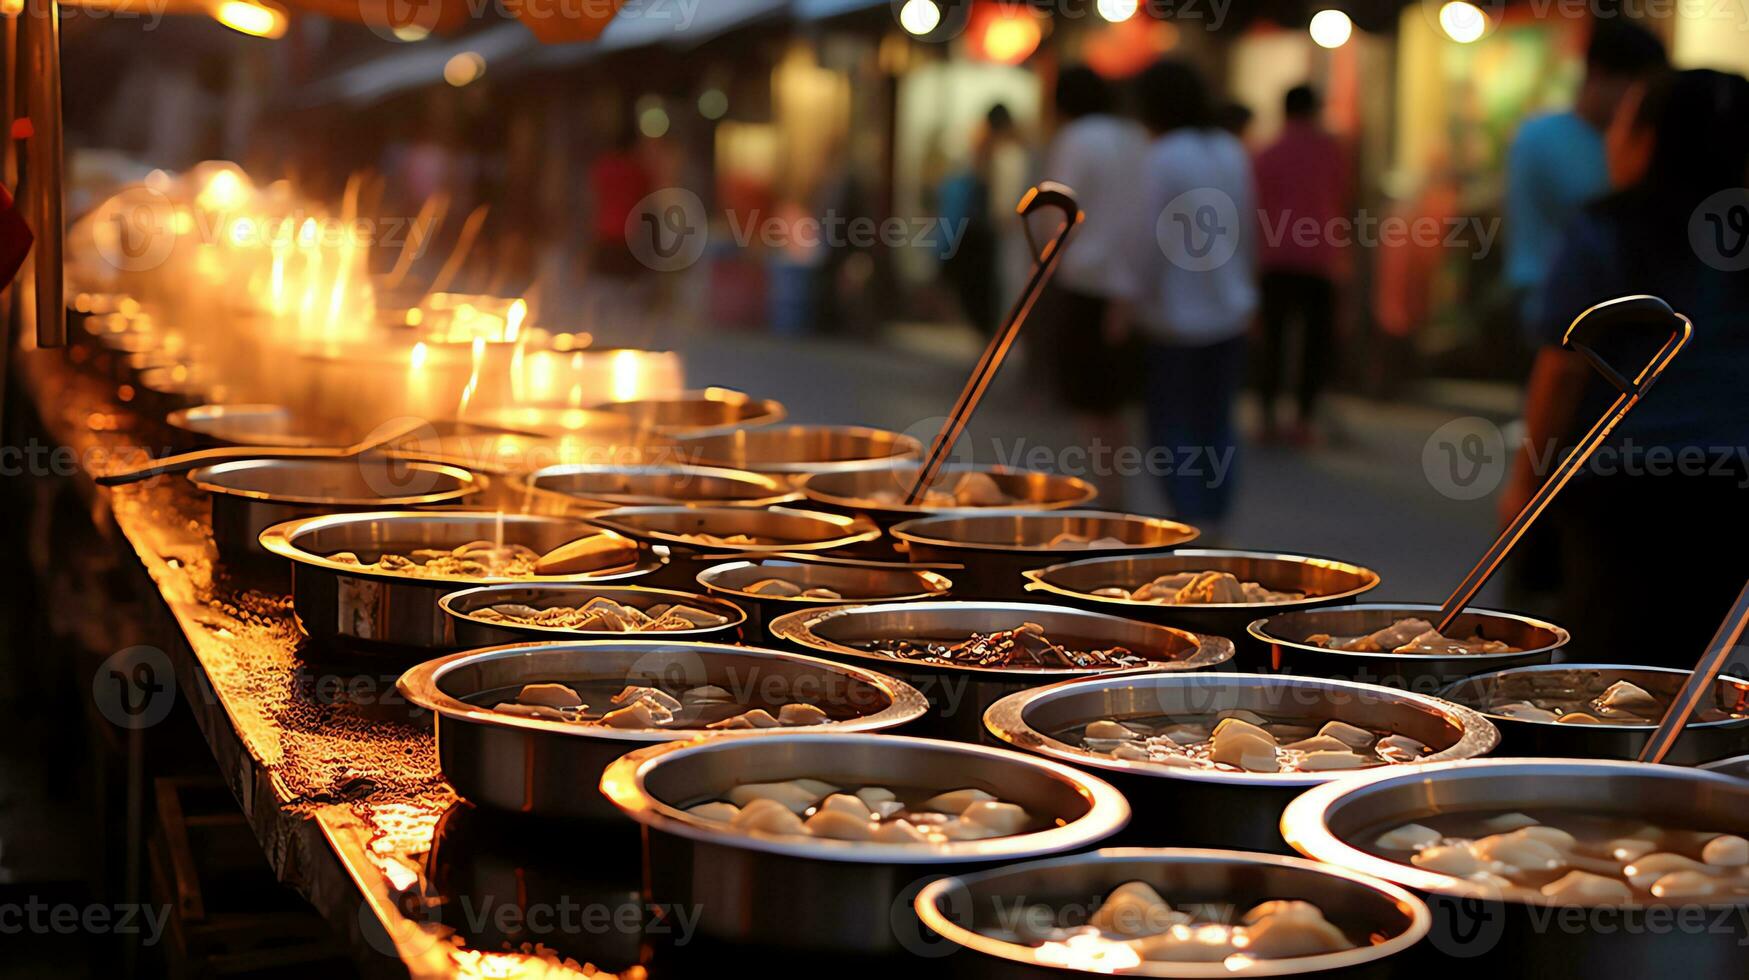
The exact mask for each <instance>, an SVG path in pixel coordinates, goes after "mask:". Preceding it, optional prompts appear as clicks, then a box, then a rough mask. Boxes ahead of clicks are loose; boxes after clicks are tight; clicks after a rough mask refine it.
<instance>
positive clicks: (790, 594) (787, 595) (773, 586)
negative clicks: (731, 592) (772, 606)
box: [744, 578, 844, 599]
mask: <svg viewBox="0 0 1749 980" xmlns="http://www.w3.org/2000/svg"><path fill="white" fill-rule="evenodd" d="M744 591H746V592H750V593H752V594H753V595H769V596H777V597H778V598H782V599H796V598H801V599H842V598H844V597H843V596H842V595H839V594H838V593H836V592H834V591H832V590H831V589H822V588H805V589H804V588H802V587H801V586H800V585H797V584H796V583H794V582H791V581H788V580H787V579H781V578H762V579H760V580H759V581H757V582H754V583H753V584H752V585H749V586H747V588H746V589H745V590H744Z"/></svg>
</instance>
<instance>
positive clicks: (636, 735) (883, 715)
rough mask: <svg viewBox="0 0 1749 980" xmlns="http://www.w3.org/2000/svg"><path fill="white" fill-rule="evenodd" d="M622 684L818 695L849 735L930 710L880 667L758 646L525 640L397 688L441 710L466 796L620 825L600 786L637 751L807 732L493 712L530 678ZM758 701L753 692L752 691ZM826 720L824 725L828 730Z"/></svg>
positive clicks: (408, 677)
mask: <svg viewBox="0 0 1749 980" xmlns="http://www.w3.org/2000/svg"><path fill="white" fill-rule="evenodd" d="M602 680H606V681H610V682H612V683H616V684H617V683H619V682H621V681H624V683H626V684H627V685H643V684H658V685H660V686H661V687H663V689H665V690H671V691H677V690H683V689H685V688H688V687H698V686H701V685H705V684H714V685H717V686H719V687H722V688H726V689H727V690H729V691H731V692H737V693H744V694H746V695H749V696H753V695H756V696H757V697H758V698H760V699H763V700H772V701H781V700H787V699H794V700H806V701H808V702H810V703H813V704H815V705H817V706H819V707H821V708H825V709H826V710H827V711H828V712H831V713H835V714H842V715H844V716H845V718H844V720H840V721H835V722H832V723H830V728H831V729H832V730H834V731H840V732H876V731H884V730H886V729H890V728H893V727H896V726H898V725H902V724H904V723H905V722H907V721H910V720H911V719H913V718H916V717H917V716H918V715H920V714H922V713H923V710H924V707H925V702H924V699H923V695H921V694H919V693H917V691H916V690H914V689H912V688H910V687H907V686H906V685H904V684H902V683H900V682H898V681H895V680H893V679H892V678H890V677H884V676H882V675H880V674H877V673H875V672H874V671H871V670H861V669H858V668H855V667H846V666H844V665H842V664H834V663H828V662H826V661H824V660H818V659H815V658H813V657H804V656H801V655H799V654H794V653H783V652H780V651H777V650H761V649H757V648H754V647H737V646H725V645H721V644H715V643H679V642H670V641H663V640H598V641H585V642H573V643H523V644H515V645H511V646H501V647H488V648H486V649H484V650H468V651H464V652H462V653H455V654H451V655H449V656H447V657H440V658H438V659H436V660H429V661H426V662H425V663H422V664H419V665H418V666H416V667H414V668H413V669H411V670H409V671H407V672H406V673H405V674H403V675H402V676H401V679H400V681H399V683H398V684H397V685H396V687H397V688H398V689H399V690H400V692H401V694H402V695H403V696H405V697H406V698H407V700H408V701H410V702H412V703H413V704H415V705H417V706H419V707H421V708H425V709H426V710H428V711H431V712H432V713H433V714H435V715H436V726H437V754H438V762H439V764H440V765H441V766H442V767H443V775H444V778H446V779H448V780H449V782H450V785H451V786H453V787H455V791H456V792H457V793H459V794H460V795H461V796H462V797H463V798H464V799H467V800H471V801H472V802H474V803H477V804H479V805H481V806H489V807H494V808H496V809H499V810H508V811H512V812H516V813H526V814H532V815H536V816H542V817H557V818H563V819H586V820H607V821H609V822H614V823H617V822H618V821H619V819H620V818H619V815H618V811H616V810H615V809H614V808H613V807H612V806H610V805H609V804H608V801H607V800H606V799H604V798H603V797H602V796H601V794H600V793H599V792H597V791H596V783H597V782H599V781H600V780H601V777H602V771H603V770H604V769H605V768H607V766H608V764H609V763H611V762H613V761H614V760H615V759H617V758H619V757H620V756H622V755H624V754H625V753H626V752H628V751H630V750H632V749H637V748H644V747H648V746H650V745H655V744H662V743H670V742H675V741H679V740H688V739H695V738H754V739H762V738H777V737H784V736H782V735H780V734H778V733H782V732H795V731H796V730H797V729H794V728H786V729H755V730H751V731H748V732H744V733H736V734H733V735H728V734H725V735H717V734H716V733H710V734H708V735H707V734H706V733H705V732H702V731H700V730H698V729H673V730H664V729H621V728H608V727H605V726H601V725H579V724H573V723H570V722H563V721H548V720H546V719H543V718H531V717H525V716H522V715H513V714H507V713H504V712H498V711H493V710H491V708H490V706H487V705H482V704H480V703H478V701H479V700H480V699H481V698H485V697H497V696H501V695H502V696H514V694H515V693H516V692H517V691H519V690H521V688H522V686H523V685H524V684H532V683H563V682H566V681H573V682H594V681H602ZM749 699H750V700H751V697H750V698H749ZM822 727H823V726H822Z"/></svg>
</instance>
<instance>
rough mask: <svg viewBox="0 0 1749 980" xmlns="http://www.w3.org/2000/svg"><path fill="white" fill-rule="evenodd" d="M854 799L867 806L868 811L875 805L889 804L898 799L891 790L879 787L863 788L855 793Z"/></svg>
mask: <svg viewBox="0 0 1749 980" xmlns="http://www.w3.org/2000/svg"><path fill="white" fill-rule="evenodd" d="M856 798H857V799H859V800H861V801H862V802H864V803H866V804H868V806H869V808H870V809H873V808H874V807H875V806H876V805H877V804H880V803H891V802H892V801H894V800H896V799H898V797H897V796H896V795H894V793H893V791H892V790H890V789H886V788H884V787H881V786H864V787H863V788H861V789H859V790H857V791H856Z"/></svg>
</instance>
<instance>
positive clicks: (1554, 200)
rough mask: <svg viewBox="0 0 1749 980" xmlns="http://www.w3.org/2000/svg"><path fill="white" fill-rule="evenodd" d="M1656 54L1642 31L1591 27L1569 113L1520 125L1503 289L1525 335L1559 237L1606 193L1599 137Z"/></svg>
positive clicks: (1659, 60) (1511, 162)
mask: <svg viewBox="0 0 1749 980" xmlns="http://www.w3.org/2000/svg"><path fill="white" fill-rule="evenodd" d="M1665 64H1666V62H1665V57H1664V46H1663V44H1661V43H1660V42H1659V40H1658V39H1657V38H1656V37H1654V36H1653V35H1652V34H1651V33H1650V32H1648V31H1647V30H1645V29H1644V28H1642V27H1639V26H1637V25H1635V24H1632V23H1629V22H1627V21H1624V20H1621V19H1619V18H1617V19H1613V20H1599V21H1597V22H1596V24H1595V25H1594V26H1593V27H1592V32H1591V41H1590V44H1589V45H1588V46H1587V48H1586V51H1585V80H1584V81H1583V82H1582V83H1581V84H1580V87H1579V94H1578V97H1577V98H1576V99H1575V100H1574V103H1573V108H1572V109H1570V110H1567V111H1565V112H1554V113H1549V114H1547V115H1542V116H1536V117H1533V118H1531V119H1528V120H1526V121H1525V122H1524V123H1523V124H1522V125H1520V126H1519V127H1518V133H1517V135H1516V136H1515V137H1514V138H1513V140H1512V147H1511V149H1509V150H1508V151H1507V155H1506V270H1505V274H1506V282H1507V285H1508V286H1509V287H1511V290H1512V293H1513V296H1514V300H1515V306H1516V307H1517V309H1516V312H1517V314H1518V315H1519V317H1520V318H1521V322H1522V323H1523V324H1525V325H1526V326H1527V327H1528V326H1529V325H1530V324H1531V323H1533V322H1535V321H1536V319H1537V318H1538V316H1539V315H1540V314H1539V311H1537V310H1536V309H1535V302H1536V295H1537V292H1536V291H1537V289H1538V288H1539V287H1540V286H1541V285H1542V282H1543V277H1544V276H1545V275H1546V274H1547V273H1548V270H1549V263H1550V262H1552V261H1554V258H1555V248H1556V246H1557V245H1558V244H1559V243H1560V239H1561V233H1562V231H1564V230H1565V229H1566V226H1567V223H1568V222H1569V221H1571V220H1573V217H1574V215H1576V214H1578V212H1579V209H1580V208H1581V207H1582V206H1584V205H1585V204H1586V203H1587V202H1588V201H1590V200H1591V199H1593V198H1596V197H1599V196H1601V195H1603V194H1604V193H1605V192H1607V191H1608V190H1609V170H1608V168H1607V166H1606V164H1605V162H1604V149H1603V131H1604V129H1605V128H1606V127H1607V126H1608V125H1609V121H1610V119H1611V118H1612V117H1613V116H1614V115H1615V110H1616V106H1617V105H1618V104H1620V102H1621V99H1622V95H1623V93H1625V92H1626V91H1627V90H1628V88H1629V87H1630V86H1632V85H1633V84H1634V83H1636V82H1638V81H1640V80H1642V79H1644V78H1646V77H1647V76H1648V75H1650V74H1652V73H1654V72H1657V71H1660V70H1662V69H1663V68H1664V67H1665Z"/></svg>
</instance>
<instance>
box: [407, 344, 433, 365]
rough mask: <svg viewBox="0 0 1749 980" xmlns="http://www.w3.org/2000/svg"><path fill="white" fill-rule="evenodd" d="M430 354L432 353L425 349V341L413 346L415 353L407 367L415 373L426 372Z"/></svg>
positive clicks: (408, 360) (409, 359) (408, 361)
mask: <svg viewBox="0 0 1749 980" xmlns="http://www.w3.org/2000/svg"><path fill="white" fill-rule="evenodd" d="M430 354H431V352H430V351H428V350H426V348H425V341H423V340H421V341H420V342H418V343H417V344H414V345H413V353H412V355H411V356H410V357H408V359H407V365H408V366H409V367H411V368H412V369H413V370H415V371H423V370H425V360H426V358H427V357H429V356H430Z"/></svg>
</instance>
